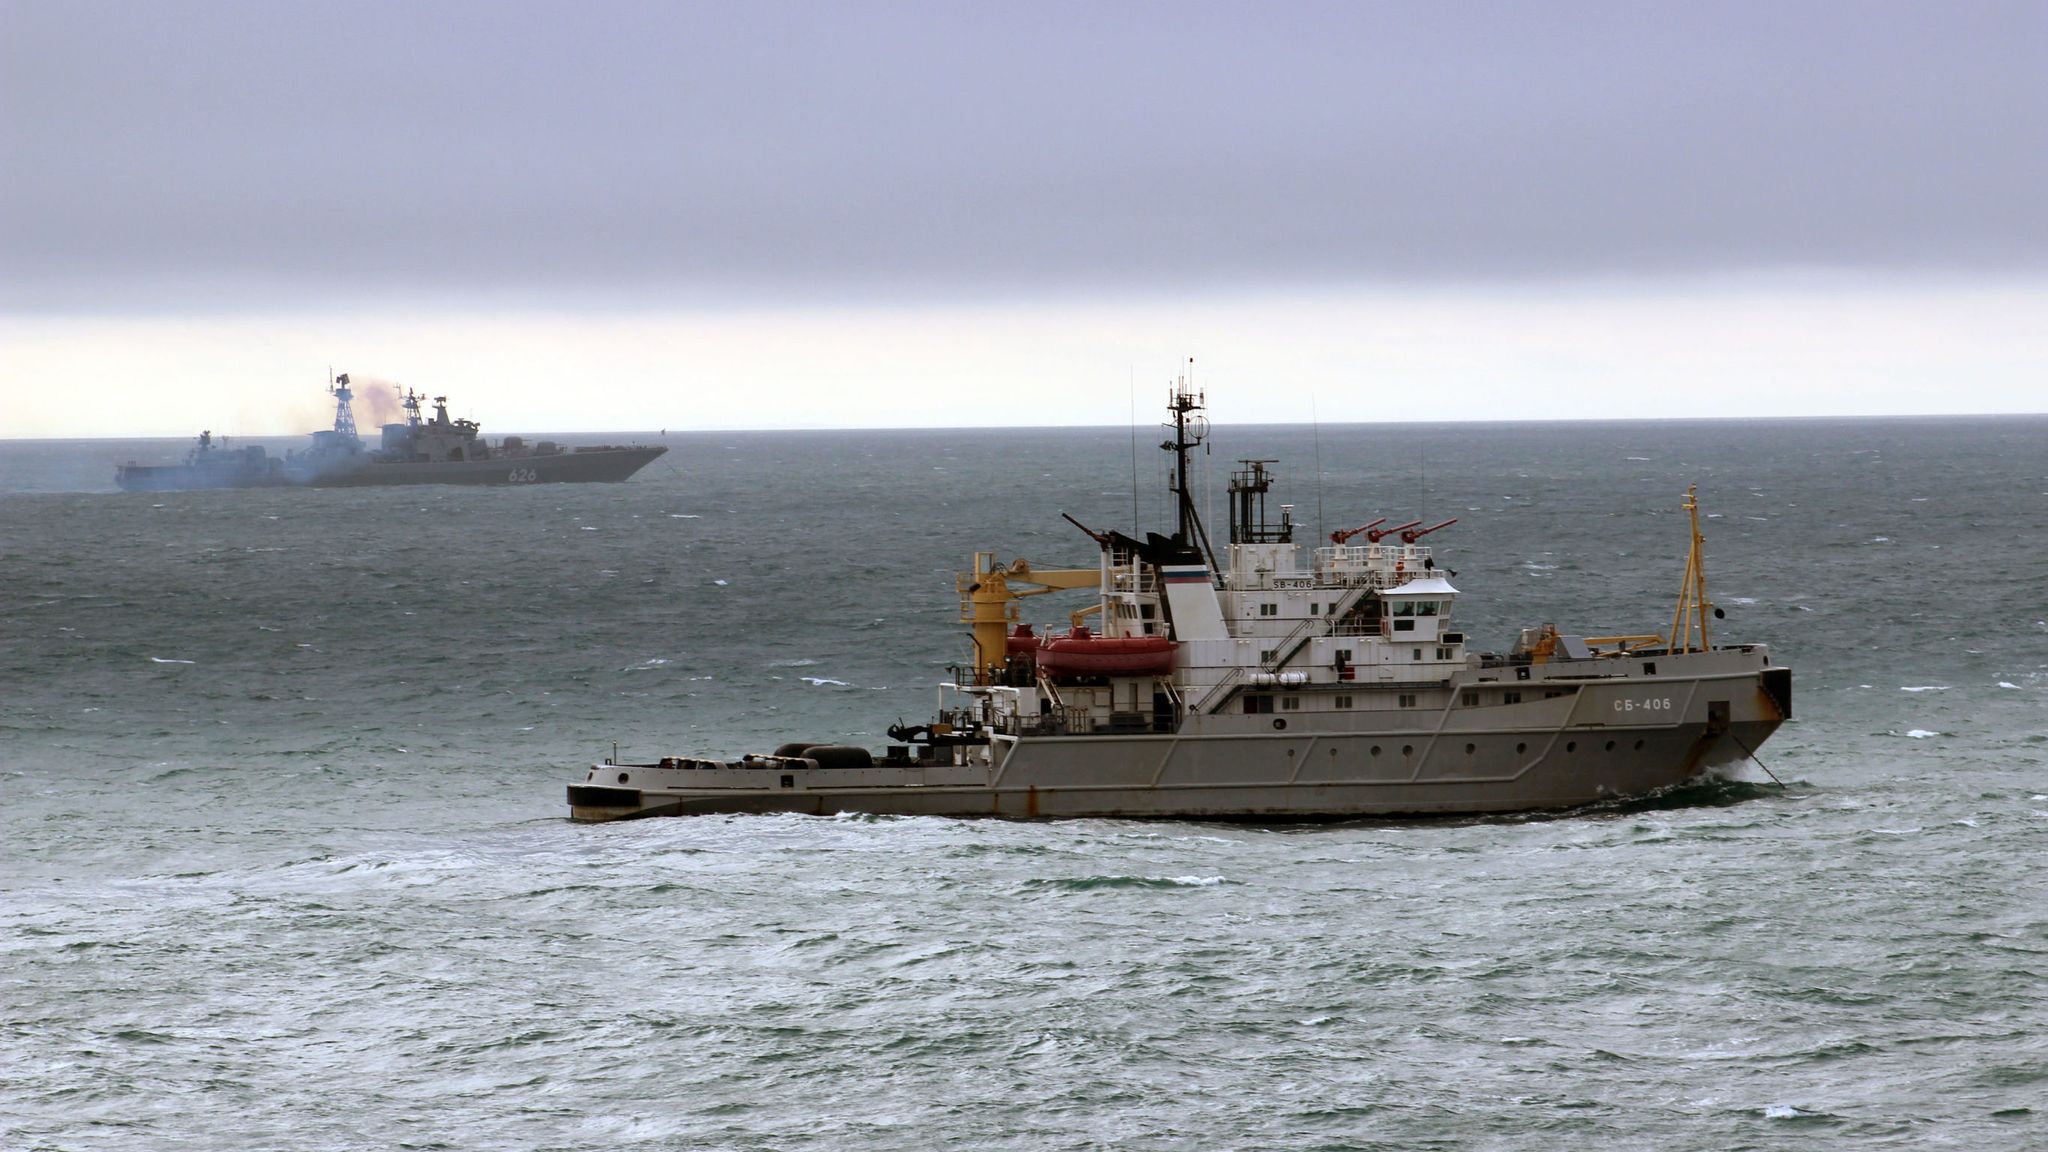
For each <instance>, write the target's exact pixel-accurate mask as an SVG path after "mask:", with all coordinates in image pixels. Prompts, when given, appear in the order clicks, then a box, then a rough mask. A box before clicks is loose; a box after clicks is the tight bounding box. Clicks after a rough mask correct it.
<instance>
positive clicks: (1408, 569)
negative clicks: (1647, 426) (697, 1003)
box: [568, 383, 1792, 821]
mask: <svg viewBox="0 0 2048 1152" xmlns="http://www.w3.org/2000/svg"><path fill="white" fill-rule="evenodd" d="M1169 407H1170V413H1171V418H1172V423H1171V424H1170V426H1169V431H1170V433H1171V437H1172V438H1171V439H1170V440H1168V441H1167V442H1166V443H1164V444H1162V445H1161V447H1162V448H1164V449H1166V450H1167V451H1169V452H1171V453H1173V457H1174V471H1173V478H1172V480H1171V481H1170V483H1171V486H1172V490H1173V495H1174V496H1175V498H1176V501H1177V506H1178V523H1177V525H1176V527H1175V530H1174V532H1173V533H1172V535H1170V536H1169V535H1164V534H1161V533H1148V534H1147V536H1146V538H1145V539H1142V540H1140V539H1137V538H1135V537H1132V536H1128V535H1125V534H1123V533H1121V532H1115V531H1102V532H1098V531H1094V530H1091V529H1089V528H1087V527H1085V526H1082V525H1080V524H1079V522H1078V521H1077V522H1075V523H1076V527H1080V528H1081V530H1082V531H1083V532H1086V533H1087V534H1088V536H1089V537H1090V538H1091V539H1092V540H1093V542H1094V544H1095V545H1096V547H1097V549H1098V551H1099V556H1098V559H1097V562H1096V564H1095V565H1094V566H1092V567H1085V568H1063V569H1044V568H1034V567H1032V566H1031V565H1030V564H1029V563H1027V562H1026V561H1024V560H1021V559H1020V560H1012V561H1010V562H1008V563H1002V562H999V561H998V560H997V558H996V556H995V554H994V553H988V552H984V553H980V554H978V555H977V556H976V557H975V563H974V568H973V569H972V570H971V571H968V572H963V573H961V574H960V576H959V593H960V606H961V621H962V623H964V624H966V625H968V626H969V628H970V629H971V631H972V636H973V652H974V654H973V659H972V662H971V663H969V664H967V665H965V666H963V667H961V668H960V669H959V670H958V674H957V676H956V677H955V680H954V682H952V683H948V684H946V685H945V686H944V691H945V692H946V693H948V694H949V695H950V701H947V702H942V707H941V709H940V712H939V714H938V715H937V716H935V717H934V718H933V719H932V720H931V722H929V723H926V724H920V725H914V726H906V725H898V726H895V727H892V728H891V729H890V730H889V734H890V737H891V738H892V739H894V740H896V741H898V743H896V744H894V745H892V746H889V747H888V748H887V749H886V750H885V751H884V752H883V753H882V754H880V755H877V754H875V752H874V751H872V750H870V749H868V748H863V747H857V746H851V745H846V744H842V743H835V742H817V743H792V744H785V745H783V746H782V747H780V748H777V749H776V750H775V751H774V752H772V753H768V754H759V755H747V756H742V757H739V758H737V759H730V758H724V757H716V756H701V755H697V756H693V755H677V756H665V757H662V758H661V759H659V760H655V761H651V762H647V763H632V764H628V763H614V762H613V761H611V760H607V761H605V762H604V763H601V764H595V765H592V766H591V767H590V768H589V769H588V770H587V771H586V772H585V773H584V776H583V778H582V779H581V780H579V781H577V782H576V783H574V784H571V785H569V790H568V791H569V795H568V799H569V815H570V816H571V818H573V819H576V820H584V821H599V820H619V819H627V818H632V817H640V816H680V815H690V814H696V813H719V812H728V813H729V812H805V813H817V814H829V813H839V812H866V813H894V814H904V815H911V814H940V815H957V816H966V815H992V816H1008V817H1105V816H1116V817H1154V818H1165V817H1171V818H1186V819H1264V820H1300V819H1327V818H1343V817H1356V816H1376V815H1431V814H1454V813H1500V812H1523V811H1538V810H1550V809H1568V808H1574V807H1579V806H1583V805H1587V804H1594V803H1599V802H1602V801H1608V800H1613V799H1617V798H1623V797H1631V796H1638V795H1642V794H1645V793H1650V792H1654V791H1657V790H1659V789H1664V788H1669V787H1671V786H1674V785H1678V784H1682V783H1685V782H1686V781H1688V780H1691V779H1693V778H1696V777H1698V776H1700V775H1702V774H1704V773H1706V772H1708V771H1710V770H1712V769H1715V768H1717V767H1723V766H1732V765H1735V764H1738V763H1740V762H1742V761H1744V760H1746V759H1749V758H1751V757H1752V755H1753V751H1754V749H1755V748H1756V747H1757V746H1758V745H1760V744H1762V743H1763V741H1764V740H1765V739H1766V738H1767V737H1769V736H1770V735H1771V733H1772V732H1773V731H1775V730H1776V729H1777V727H1778V726H1779V725H1780V724H1782V723H1784V721H1785V720H1786V719H1788V718H1789V717H1790V716H1791V712H1792V673H1791V670H1790V669H1788V668H1783V667H1779V666H1776V665H1774V664H1772V663H1771V659H1770V653H1769V652H1768V651H1767V650H1766V649H1765V647H1764V646H1763V645H1761V644H1734V645H1723V646H1719V647H1716V646H1714V645H1713V644H1711V643H1710V642H1709V639H1708V617H1709V615H1711V614H1712V612H1713V609H1712V605H1711V604H1710V602H1709V601H1708V600H1707V596H1706V577H1705V574H1704V570H1703V568H1702V566H1701V553H1702V542H1701V537H1700V532H1699V511H1698V506H1697V503H1696V501H1695V500H1694V499H1693V494H1692V492H1691V491H1690V490H1689V491H1688V492H1687V494H1686V501H1685V505H1684V506H1685V509H1686V510H1687V511H1688V512H1689V513H1691V517H1690V519H1691V527H1692V541H1691V548H1690V551H1689V554H1688V559H1687V564H1686V572H1685V576H1684V579H1683V581H1682V582H1681V592H1680V595H1679V600H1678V604H1677V606H1676V609H1675V610H1674V612H1673V615H1672V622H1671V629H1670V631H1669V632H1668V633H1667V634H1665V635H1661V636H1654V635H1653V636H1584V635H1576V634H1565V633H1560V632H1559V631H1558V630H1557V629H1556V628H1554V627H1551V626H1549V625H1543V626H1541V627H1533V628H1525V629H1523V630H1522V632H1521V635H1520V637H1519V638H1518V640H1517V641H1516V643H1515V644H1514V645H1513V647H1512V648H1511V650H1510V651H1508V652H1505V653H1499V654H1492V653H1484V652H1479V651H1475V650H1471V649H1469V648H1468V646H1467V641H1466V638H1465V635H1464V634H1463V633H1462V632H1460V631H1458V630H1457V629H1456V628H1455V627H1454V626H1453V625H1452V623H1451V620H1452V615H1451V607H1452V603H1453V601H1454V600H1455V599H1456V597H1457V595H1458V590H1457V589H1456V588H1454V587H1452V585H1451V583H1450V581H1449V580H1448V579H1447V578H1446V572H1445V570H1443V569H1440V568H1438V567H1437V565H1436V562H1435V559H1434V557H1433V556H1432V555H1431V550H1430V548H1429V547H1427V546H1425V545H1422V544H1419V543H1418V541H1419V540H1420V539H1421V538H1422V537H1423V536H1424V535H1426V534H1428V533H1429V532H1432V531H1435V530H1436V529H1438V528H1441V527H1445V526H1446V525H1447V524H1448V523H1449V522H1448V521H1447V522H1445V524H1438V525H1431V526H1429V527H1423V526H1422V524H1421V522H1420V521H1416V522H1414V523H1409V524H1402V525H1398V526H1396V527H1392V528H1388V527H1383V526H1382V525H1383V524H1384V521H1376V522H1374V523H1373V524H1370V525H1367V526H1365V527H1364V528H1359V529H1353V530H1349V531H1343V532H1336V533H1333V534H1332V535H1331V537H1330V539H1329V540H1328V541H1327V542H1326V543H1322V542H1319V546H1317V547H1315V548H1314V549H1312V550H1311V551H1310V553H1309V554H1308V555H1307V556H1306V557H1304V556H1303V555H1302V549H1301V547H1300V546H1299V545H1298V544H1297V543H1296V541H1295V532H1296V529H1297V525H1295V524H1294V523H1293V519H1292V510H1291V506H1288V505H1282V506H1281V507H1280V515H1279V517H1278V519H1277V521H1276V520H1273V519H1271V518H1269V517H1268V515H1267V510H1266V497H1267V493H1268V491H1269V489H1270V486H1271V476H1270V474H1269V473H1268V472H1267V470H1266V465H1267V464H1268V463H1271V461H1263V460H1246V461H1243V462H1242V463H1241V465H1240V467H1239V468H1238V469H1237V470H1236V471H1235V472H1234V474H1233V475H1232V478H1231V482H1230V490H1229V504H1230V528H1229V536H1228V539H1227V542H1225V543H1224V545H1223V547H1221V548H1215V547H1214V546H1213V545H1212V542H1211V539H1210V537H1209V534H1208V531H1207V529H1206V528H1205V527H1204V525H1203V523H1202V521H1201V520H1200V518H1198V517H1197V515H1196V511H1195V502H1194V499H1193V497H1192V496H1191V494H1190V489H1189V484H1188V456H1189V453H1190V450H1191V449H1193V448H1195V447H1196V446H1198V445H1199V444H1201V442H1202V440H1203V438H1204V437H1205V435H1206V433H1207V425H1206V421H1205V420H1204V419H1203V418H1202V416H1201V415H1200V412H1201V409H1202V407H1203V398H1202V397H1201V396H1200V395H1199V394H1196V393H1194V392H1192V391H1191V390H1190V389H1189V388H1188V387H1187V386H1186V385H1185V383H1182V384H1179V385H1176V386H1175V388H1174V390H1173V392H1172V396H1171V400H1170V405H1169ZM1070 519H1071V518H1070ZM1060 589H1084V590H1085V589H1092V590H1093V591H1094V592H1095V594H1096V602H1095V604H1094V605H1093V606H1092V607H1090V608H1088V609H1086V610H1085V611H1082V612H1077V613H1074V614H1073V621H1072V626H1071V628H1070V629H1069V630H1067V631H1066V632H1064V633H1061V634H1057V635H1047V636H1039V635H1036V634H1034V633H1033V631H1032V628H1031V626H1030V625H1028V624H1024V623H1022V621H1021V613H1020V611H1019V600H1020V599H1021V598H1023V597H1025V596H1030V595H1035V594H1038V593H1041V592H1046V591H1051V590H1060ZM1089 617H1093V618H1094V624H1093V625H1092V626H1091V625H1089V624H1088V623H1087V619H1088V618H1089Z"/></svg>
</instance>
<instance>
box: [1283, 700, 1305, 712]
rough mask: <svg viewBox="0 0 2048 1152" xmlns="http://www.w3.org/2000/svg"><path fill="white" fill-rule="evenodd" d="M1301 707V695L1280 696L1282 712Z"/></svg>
mask: <svg viewBox="0 0 2048 1152" xmlns="http://www.w3.org/2000/svg"><path fill="white" fill-rule="evenodd" d="M1300 707H1301V697H1299V696H1282V697H1281V698H1280V710H1281V711H1282V712H1292V711H1294V710H1295V709H1297V708H1300Z"/></svg>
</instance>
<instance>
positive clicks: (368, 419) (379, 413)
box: [348, 372, 405, 433]
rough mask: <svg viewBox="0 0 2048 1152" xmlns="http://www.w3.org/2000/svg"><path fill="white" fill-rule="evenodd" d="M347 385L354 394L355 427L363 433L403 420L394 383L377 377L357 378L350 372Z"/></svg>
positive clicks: (402, 412)
mask: <svg viewBox="0 0 2048 1152" xmlns="http://www.w3.org/2000/svg"><path fill="white" fill-rule="evenodd" d="M348 384H349V390H350V391H351V392H353V393H355V412H356V427H358V428H361V429H362V430H363V431H364V432H366V433H367V432H369V431H371V430H373V429H376V428H381V427H383V426H384V425H386V424H396V423H399V422H400V421H402V420H404V419H405V408H404V407H403V406H402V405H400V404H399V402H398V385H397V383H396V382H394V381H391V380H385V379H383V378H381V377H377V376H357V375H356V374H354V373H353V372H351V373H350V374H349V378H348Z"/></svg>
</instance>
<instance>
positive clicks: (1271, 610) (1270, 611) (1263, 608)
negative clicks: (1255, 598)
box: [1259, 604, 1280, 616]
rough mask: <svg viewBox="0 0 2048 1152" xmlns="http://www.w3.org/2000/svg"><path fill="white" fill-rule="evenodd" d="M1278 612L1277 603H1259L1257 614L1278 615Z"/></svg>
mask: <svg viewBox="0 0 2048 1152" xmlns="http://www.w3.org/2000/svg"><path fill="white" fill-rule="evenodd" d="M1279 614H1280V606H1279V605H1278V604H1261V605H1259V615H1261V616H1278V615H1279Z"/></svg>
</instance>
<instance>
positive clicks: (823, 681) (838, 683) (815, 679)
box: [797, 676, 853, 688]
mask: <svg viewBox="0 0 2048 1152" xmlns="http://www.w3.org/2000/svg"><path fill="white" fill-rule="evenodd" d="M797 679H799V680H802V681H803V682H804V683H806V684H816V685H817V686H818V687H820V688H823V687H824V686H825V685H827V684H830V685H832V686H833V687H834V688H851V687H853V685H851V684H848V683H847V682H846V681H844V680H834V679H832V678H831V677H830V676H799V677H797Z"/></svg>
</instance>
